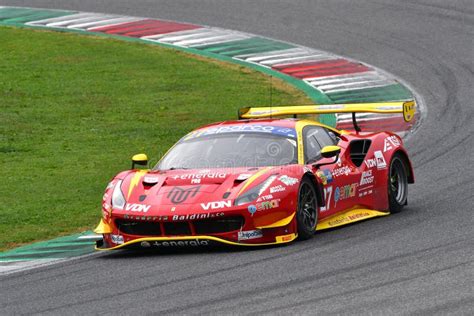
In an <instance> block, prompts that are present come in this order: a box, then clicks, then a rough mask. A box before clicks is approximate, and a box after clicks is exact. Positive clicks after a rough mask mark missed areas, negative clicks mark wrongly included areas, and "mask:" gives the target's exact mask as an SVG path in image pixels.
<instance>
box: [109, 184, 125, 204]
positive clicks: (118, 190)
mask: <svg viewBox="0 0 474 316" xmlns="http://www.w3.org/2000/svg"><path fill="white" fill-rule="evenodd" d="M122 182H123V181H122V180H119V181H117V184H115V188H114V192H113V193H112V207H113V208H117V209H119V210H123V208H124V207H125V197H124V196H123V193H122Z"/></svg>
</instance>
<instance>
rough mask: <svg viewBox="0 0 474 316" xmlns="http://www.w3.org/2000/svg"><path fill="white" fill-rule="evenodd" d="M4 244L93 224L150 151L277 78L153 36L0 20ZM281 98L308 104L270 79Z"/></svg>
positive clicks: (251, 101) (256, 100)
mask: <svg viewBox="0 0 474 316" xmlns="http://www.w3.org/2000/svg"><path fill="white" fill-rule="evenodd" d="M0 39H1V40H0V166H1V167H0V250H4V249H8V248H12V247H14V246H17V245H19V244H23V243H28V242H32V241H35V240H43V239H47V238H51V237H56V236H60V235H65V234H69V233H74V232H79V231H82V230H85V229H91V228H93V227H94V226H95V224H96V223H97V222H98V220H99V217H100V204H101V197H102V194H103V189H104V187H105V186H106V184H107V182H108V181H109V179H110V178H111V177H113V176H114V175H115V174H116V173H117V172H119V171H121V170H125V169H128V168H129V167H130V157H131V156H132V155H133V154H135V153H138V152H146V153H148V155H149V157H150V158H151V161H152V162H156V161H157V160H158V159H159V158H160V156H161V155H162V154H163V153H164V152H165V151H166V150H167V149H168V148H169V147H170V146H171V145H172V144H173V143H174V142H175V141H177V140H178V139H179V138H180V137H181V136H183V135H184V134H185V133H187V132H189V131H190V130H192V129H194V128H196V127H198V126H200V125H203V124H207V123H211V122H214V121H220V120H225V119H234V118H235V116H236V111H237V109H238V108H239V107H242V106H248V105H267V104H268V103H269V82H270V81H269V78H268V77H266V76H264V75H262V74H260V73H258V72H255V71H253V70H249V69H246V68H243V67H241V66H237V65H231V64H225V63H222V62H218V61H212V60H208V59H204V58H202V57H196V56H193V55H189V54H186V53H183V52H178V51H175V50H171V49H164V48H161V47H158V46H156V45H146V44H140V43H130V42H122V41H118V40H111V39H104V38H96V37H91V36H80V35H76V34H62V33H54V32H46V31H33V30H25V29H15V28H7V27H0ZM273 84H274V88H273V104H274V105H277V104H292V103H293V104H297V103H300V104H302V103H307V102H309V100H308V99H306V97H305V96H304V95H303V94H302V93H301V92H299V91H297V90H295V89H294V88H292V87H290V86H287V85H286V84H284V83H283V82H280V81H278V80H275V79H274V80H273Z"/></svg>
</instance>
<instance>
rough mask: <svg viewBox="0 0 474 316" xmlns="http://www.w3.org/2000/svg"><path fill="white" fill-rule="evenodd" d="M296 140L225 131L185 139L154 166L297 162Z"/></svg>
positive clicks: (171, 167)
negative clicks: (223, 132)
mask: <svg viewBox="0 0 474 316" xmlns="http://www.w3.org/2000/svg"><path fill="white" fill-rule="evenodd" d="M297 157H298V155H297V145H296V139H294V138H293V137H287V136H282V135H277V134H271V133H249V132H246V133H225V134H215V135H206V136H200V137H196V138H187V139H186V137H185V138H184V140H181V141H180V142H179V143H178V144H177V145H176V146H174V147H173V148H172V149H171V150H170V151H169V152H168V153H167V154H166V156H165V157H163V159H162V160H161V161H160V162H159V163H158V164H157V165H156V166H155V168H154V169H160V170H168V169H200V168H233V167H263V166H280V165H286V164H293V163H297V161H298V160H297Z"/></svg>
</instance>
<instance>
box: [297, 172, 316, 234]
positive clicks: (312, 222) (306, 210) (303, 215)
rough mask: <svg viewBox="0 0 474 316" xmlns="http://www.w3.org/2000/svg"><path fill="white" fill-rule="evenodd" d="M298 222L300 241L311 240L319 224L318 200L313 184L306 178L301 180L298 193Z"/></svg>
mask: <svg viewBox="0 0 474 316" xmlns="http://www.w3.org/2000/svg"><path fill="white" fill-rule="evenodd" d="M296 222H297V224H298V238H299V239H302V240H305V239H309V238H311V237H312V236H313V235H314V231H315V229H316V224H317V222H318V200H317V198H316V189H315V188H314V185H313V183H312V182H311V180H310V179H308V178H306V177H304V178H303V180H301V184H300V188H299V191H298V210H297V211H296Z"/></svg>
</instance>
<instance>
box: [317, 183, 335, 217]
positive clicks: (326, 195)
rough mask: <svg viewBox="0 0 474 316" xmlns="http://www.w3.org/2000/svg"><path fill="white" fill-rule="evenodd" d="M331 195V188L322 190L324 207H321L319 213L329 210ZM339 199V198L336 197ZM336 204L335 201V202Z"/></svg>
mask: <svg viewBox="0 0 474 316" xmlns="http://www.w3.org/2000/svg"><path fill="white" fill-rule="evenodd" d="M331 195H332V186H330V187H325V188H324V201H325V202H326V205H325V206H321V208H320V209H321V212H325V211H327V210H329V209H330V208H331ZM338 199H339V197H338ZM336 202H337V201H336Z"/></svg>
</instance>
